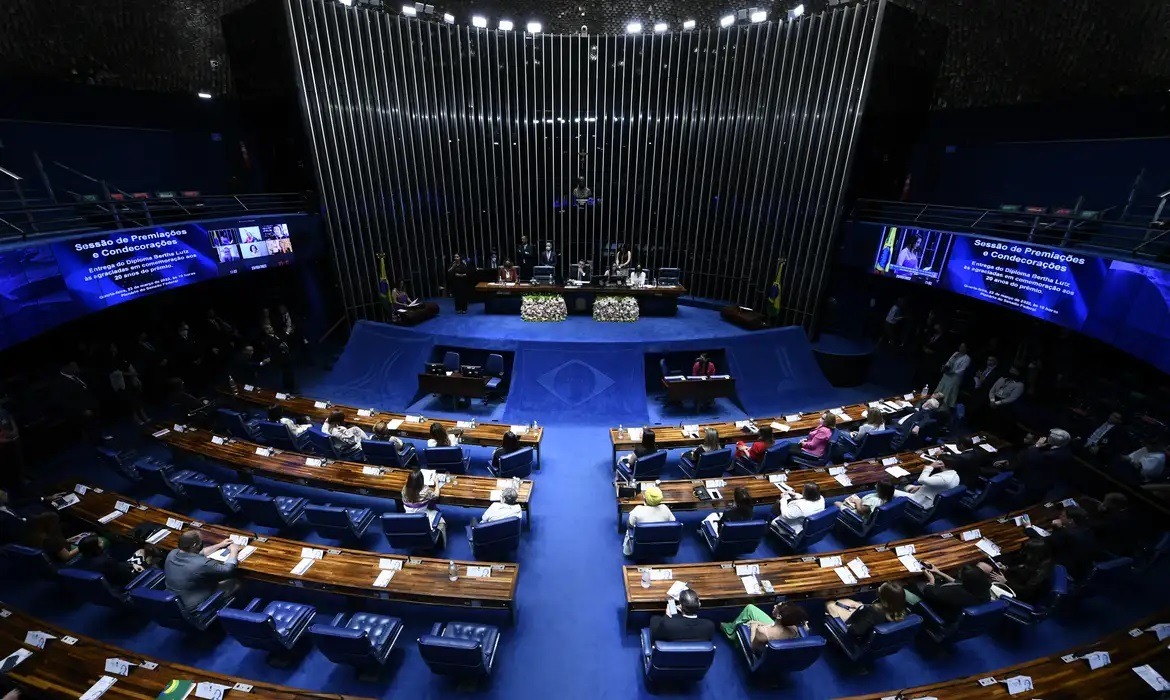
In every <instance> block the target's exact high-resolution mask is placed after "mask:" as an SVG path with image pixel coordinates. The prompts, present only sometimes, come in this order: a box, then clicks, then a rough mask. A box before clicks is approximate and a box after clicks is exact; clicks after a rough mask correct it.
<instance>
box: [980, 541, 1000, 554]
mask: <svg viewBox="0 0 1170 700" xmlns="http://www.w3.org/2000/svg"><path fill="white" fill-rule="evenodd" d="M975 546H976V547H978V548H979V549H981V550H983V552H984V554H986V555H987V556H989V557H998V556H999V555H1000V549H999V547H998V546H997V545H996V544H995V543H994V542H992V541H991V540H989V539H987V538H986V537H984V538H983V539H981V540H979V541H978V542H976V543H975Z"/></svg>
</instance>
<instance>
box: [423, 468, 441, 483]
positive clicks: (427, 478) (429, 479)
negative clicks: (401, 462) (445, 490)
mask: <svg viewBox="0 0 1170 700" xmlns="http://www.w3.org/2000/svg"><path fill="white" fill-rule="evenodd" d="M419 471H420V472H422V475H423V483H424V484H426V485H427V486H434V485H435V475H436V474H438V472H437V471H435V470H434V469H419Z"/></svg>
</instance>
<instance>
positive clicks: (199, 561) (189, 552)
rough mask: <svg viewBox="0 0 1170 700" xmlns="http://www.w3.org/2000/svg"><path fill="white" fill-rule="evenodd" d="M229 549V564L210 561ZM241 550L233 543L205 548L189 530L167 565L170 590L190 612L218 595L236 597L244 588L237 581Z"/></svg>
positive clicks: (184, 533)
mask: <svg viewBox="0 0 1170 700" xmlns="http://www.w3.org/2000/svg"><path fill="white" fill-rule="evenodd" d="M225 547H226V548H227V550H228V556H227V560H226V561H224V562H218V561H215V560H213V559H209V558H208V555H211V554H215V553H216V552H218V551H219V550H221V549H223V548H225ZM240 549H241V547H240V546H239V545H237V544H234V543H233V542H232V541H231V540H230V539H224V540H223V541H222V542H217V543H215V544H213V545H210V546H207V547H204V546H203V538H202V537H201V536H200V535H199V533H198V532H196V531H195V530H185V531H184V532H183V534H182V535H180V536H179V546H178V547H177V548H175V549H173V550H171V553H170V554H168V555H167V559H166V563H165V564H164V565H163V572H164V573H165V574H166V586H167V590H168V591H170V592H171V593H174V594H175V595H177V596H179V603H180V604H181V605H182V606H183V608H184V609H186V610H193V609H195V608H197V607H199V606H200V605H201V604H202V603H203V601H205V600H207V599H208V598H210V597H211V596H212V595H214V594H215V593H216V591H224V592H225V593H226V594H227V595H231V594H232V593H235V592H236V590H238V589H239V587H240V581H239V579H236V578H234V574H235V572H236V564H237V563H238V561H237V559H236V557H237V556H238V555H239V553H240Z"/></svg>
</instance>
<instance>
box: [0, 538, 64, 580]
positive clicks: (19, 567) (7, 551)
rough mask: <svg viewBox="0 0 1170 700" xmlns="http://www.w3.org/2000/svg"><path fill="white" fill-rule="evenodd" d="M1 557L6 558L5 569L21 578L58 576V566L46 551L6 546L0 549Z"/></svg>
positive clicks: (21, 545)
mask: <svg viewBox="0 0 1170 700" xmlns="http://www.w3.org/2000/svg"><path fill="white" fill-rule="evenodd" d="M0 556H3V558H4V568H5V569H6V570H7V571H8V572H10V573H18V575H20V576H27V575H29V574H31V575H34V576H41V577H44V578H48V577H55V576H56V575H57V569H58V566H57V564H56V563H54V562H53V560H52V559H49V555H47V554H45V552H44V550H41V549H39V548H37V547H26V546H24V545H23V544H6V545H4V546H3V547H2V548H0Z"/></svg>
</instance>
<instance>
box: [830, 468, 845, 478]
mask: <svg viewBox="0 0 1170 700" xmlns="http://www.w3.org/2000/svg"><path fill="white" fill-rule="evenodd" d="M844 473H845V467H829V476H837V475H838V474H844Z"/></svg>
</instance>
